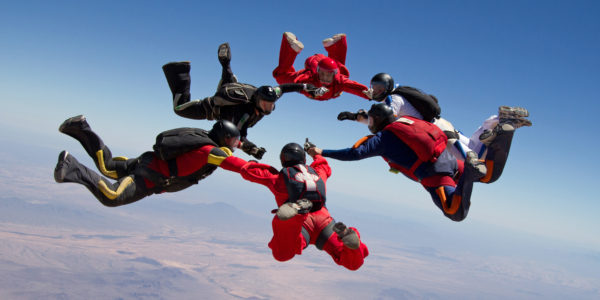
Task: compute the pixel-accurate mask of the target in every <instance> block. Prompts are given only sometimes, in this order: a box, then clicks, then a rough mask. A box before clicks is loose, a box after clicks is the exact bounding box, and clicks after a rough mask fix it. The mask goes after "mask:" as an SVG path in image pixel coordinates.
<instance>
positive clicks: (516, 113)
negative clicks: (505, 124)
mask: <svg viewBox="0 0 600 300" xmlns="http://www.w3.org/2000/svg"><path fill="white" fill-rule="evenodd" d="M498 117H500V118H527V117H529V111H527V109H525V108H523V107H518V106H500V107H498Z"/></svg>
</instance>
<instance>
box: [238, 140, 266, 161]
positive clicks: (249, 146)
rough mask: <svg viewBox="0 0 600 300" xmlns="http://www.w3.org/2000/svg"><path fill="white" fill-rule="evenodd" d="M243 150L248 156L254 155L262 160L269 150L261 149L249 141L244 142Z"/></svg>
mask: <svg viewBox="0 0 600 300" xmlns="http://www.w3.org/2000/svg"><path fill="white" fill-rule="evenodd" d="M241 149H242V151H244V152H245V153H246V154H248V155H252V156H254V157H256V158H257V159H261V158H262V157H263V155H264V154H265V152H267V150H266V149H265V148H262V147H260V148H259V147H257V146H256V145H255V144H254V143H253V142H251V141H248V140H246V141H244V142H242V148H241Z"/></svg>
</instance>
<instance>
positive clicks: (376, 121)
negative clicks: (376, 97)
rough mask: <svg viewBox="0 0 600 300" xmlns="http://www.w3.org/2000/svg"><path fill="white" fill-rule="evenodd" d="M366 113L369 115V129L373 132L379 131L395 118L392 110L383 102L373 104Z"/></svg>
mask: <svg viewBox="0 0 600 300" xmlns="http://www.w3.org/2000/svg"><path fill="white" fill-rule="evenodd" d="M367 114H368V115H369V130H370V131H371V132H372V133H373V134H375V133H378V132H380V131H381V130H383V128H385V126H387V125H389V124H390V123H392V122H394V121H395V120H396V117H395V116H394V111H393V110H392V108H391V107H389V106H387V105H386V104H385V103H377V104H373V105H372V106H371V109H369V112H368V113H367Z"/></svg>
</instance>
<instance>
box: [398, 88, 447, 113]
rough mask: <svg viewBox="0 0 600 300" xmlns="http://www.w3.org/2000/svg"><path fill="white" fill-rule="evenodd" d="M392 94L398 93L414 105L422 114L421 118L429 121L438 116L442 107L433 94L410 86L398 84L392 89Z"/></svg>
mask: <svg viewBox="0 0 600 300" xmlns="http://www.w3.org/2000/svg"><path fill="white" fill-rule="evenodd" d="M392 94H396V95H400V96H402V98H404V99H406V100H407V101H408V102H410V104H411V105H412V106H414V107H415V108H416V109H417V110H418V111H419V113H421V115H422V116H423V120H425V121H428V122H431V121H432V120H433V119H434V118H439V117H440V114H441V113H442V109H441V108H440V105H439V104H438V100H437V98H436V97H435V96H434V95H429V94H425V93H423V92H422V91H421V90H419V89H417V88H414V87H410V86H399V87H397V88H395V89H394V90H393V91H392Z"/></svg>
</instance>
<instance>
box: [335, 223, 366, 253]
mask: <svg viewBox="0 0 600 300" xmlns="http://www.w3.org/2000/svg"><path fill="white" fill-rule="evenodd" d="M333 231H334V232H335V233H337V235H338V238H340V239H341V240H342V243H343V244H344V246H346V247H348V248H350V249H353V250H354V249H358V247H360V238H359V237H358V234H357V233H356V231H354V230H352V229H350V228H348V227H346V225H345V224H344V223H342V222H337V223H335V225H333Z"/></svg>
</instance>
